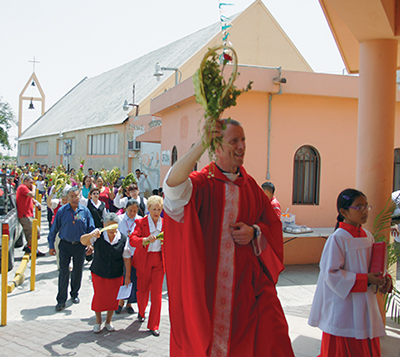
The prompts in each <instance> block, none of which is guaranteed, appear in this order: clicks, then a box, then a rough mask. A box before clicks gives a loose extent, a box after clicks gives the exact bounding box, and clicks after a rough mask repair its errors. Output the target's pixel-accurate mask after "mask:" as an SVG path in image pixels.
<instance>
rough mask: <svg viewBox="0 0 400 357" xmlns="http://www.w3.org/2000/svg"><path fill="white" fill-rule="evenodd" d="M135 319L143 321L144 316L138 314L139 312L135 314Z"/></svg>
mask: <svg viewBox="0 0 400 357" xmlns="http://www.w3.org/2000/svg"><path fill="white" fill-rule="evenodd" d="M137 319H138V320H139V322H143V321H144V317H143V316H140V314H138V315H137Z"/></svg>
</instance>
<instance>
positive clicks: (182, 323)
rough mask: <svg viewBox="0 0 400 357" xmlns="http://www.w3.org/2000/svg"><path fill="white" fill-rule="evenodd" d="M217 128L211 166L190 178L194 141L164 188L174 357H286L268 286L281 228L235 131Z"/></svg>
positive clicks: (281, 321) (230, 125)
mask: <svg viewBox="0 0 400 357" xmlns="http://www.w3.org/2000/svg"><path fill="white" fill-rule="evenodd" d="M225 123H226V124H227V125H226V128H225V130H222V128H221V125H220V124H218V125H217V127H216V128H214V130H213V132H212V134H211V135H212V136H213V137H217V136H221V135H222V136H223V142H222V144H221V146H220V147H219V148H218V149H217V150H216V157H217V159H216V161H215V162H212V163H211V164H210V165H208V166H206V167H205V168H204V169H203V170H201V171H200V172H192V169H193V167H194V166H195V164H196V162H197V161H198V159H199V158H200V156H201V155H202V154H203V151H204V148H203V146H202V142H201V141H199V142H197V143H196V144H195V145H193V147H192V148H191V149H190V150H189V152H188V153H187V154H186V155H185V156H183V157H182V158H181V159H180V160H179V161H177V162H176V163H175V164H174V166H173V167H172V168H171V170H170V171H169V172H168V174H167V176H166V179H165V181H164V186H163V188H164V193H165V201H164V209H165V213H166V218H165V237H164V239H165V240H164V242H165V243H164V254H165V255H164V256H165V267H166V273H167V283H168V296H169V312H170V321H171V338H170V354H171V356H172V357H175V356H199V357H200V356H240V357H243V356H263V357H268V356H274V357H290V356H294V354H293V350H292V347H291V343H290V339H289V335H288V326H287V322H286V319H285V316H284V314H283V310H282V307H281V304H280V302H279V299H278V297H277V293H276V289H275V284H276V282H277V280H278V276H279V274H280V272H281V271H282V270H283V239H282V227H281V222H280V220H279V219H278V217H277V215H276V214H275V212H274V210H273V208H272V206H271V204H270V202H269V200H268V197H267V196H266V195H265V194H264V192H263V191H262V190H261V188H260V187H259V185H258V184H257V183H256V181H255V180H254V179H253V178H252V177H251V176H250V175H248V174H247V172H246V171H245V169H244V168H243V166H242V164H243V160H244V154H245V150H246V144H245V135H244V131H243V128H242V126H241V125H240V123H239V122H237V121H235V120H230V121H225Z"/></svg>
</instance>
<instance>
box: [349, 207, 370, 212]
mask: <svg viewBox="0 0 400 357" xmlns="http://www.w3.org/2000/svg"><path fill="white" fill-rule="evenodd" d="M349 208H352V209H356V210H358V211H361V212H362V211H371V209H372V206H371V205H365V206H358V207H352V206H350V207H349Z"/></svg>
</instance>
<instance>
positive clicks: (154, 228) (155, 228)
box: [147, 216, 162, 252]
mask: <svg viewBox="0 0 400 357" xmlns="http://www.w3.org/2000/svg"><path fill="white" fill-rule="evenodd" d="M147 220H148V222H149V230H150V234H154V235H155V236H156V237H157V234H160V233H161V232H162V222H161V217H159V218H158V221H157V225H155V224H154V222H153V219H152V218H151V217H150V216H147ZM147 252H161V240H160V239H156V241H155V242H154V243H150V244H149V249H148V250H147Z"/></svg>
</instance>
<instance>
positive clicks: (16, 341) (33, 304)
mask: <svg viewBox="0 0 400 357" xmlns="http://www.w3.org/2000/svg"><path fill="white" fill-rule="evenodd" d="M44 219H45V215H44ZM44 219H43V221H42V232H43V234H42V237H43V238H42V239H41V240H39V249H40V250H41V251H43V252H46V253H47V252H48V246H47V240H46V237H47V233H48V229H47V222H46V221H45V220H44ZM15 254H16V260H17V263H16V267H15V268H14V270H13V271H12V272H10V273H9V275H8V279H9V281H10V280H12V278H13V277H14V274H13V272H15V270H16V269H17V268H18V265H19V261H20V260H21V257H22V256H23V252H22V249H21V248H19V249H17V250H16V252H15ZM28 266H30V263H29V265H28ZM36 271H37V276H36V288H35V291H30V282H29V276H30V270H29V268H28V269H27V271H26V281H25V282H24V283H23V284H22V285H21V286H19V287H17V288H16V289H15V290H14V291H13V292H12V293H11V294H9V295H8V308H7V311H8V315H7V325H6V326H2V327H0V356H16V355H25V356H82V355H84V354H86V355H88V356H96V357H98V356H111V355H112V356H127V355H129V356H149V357H151V356H157V357H160V356H169V331H170V323H169V317H168V293H167V291H166V286H164V289H163V290H164V292H163V307H162V316H161V325H160V333H161V335H160V337H154V336H152V335H151V334H150V332H149V331H148V330H147V328H146V321H145V322H144V323H142V324H140V323H139V322H138V321H137V314H136V313H135V314H134V315H129V314H127V312H126V311H125V309H124V310H122V313H121V314H120V315H115V314H114V316H113V324H114V326H115V328H116V331H115V332H111V333H109V332H107V331H106V330H103V331H102V332H101V333H100V334H94V333H93V332H92V328H93V325H94V321H95V318H94V314H93V312H92V311H91V309H90V304H91V299H92V294H93V290H92V284H91V281H90V272H89V265H86V266H85V268H84V275H83V281H82V288H81V291H80V295H79V296H80V299H81V303H80V304H78V305H73V304H72V303H71V301H68V302H67V307H66V309H65V310H63V311H62V312H55V310H54V307H55V304H56V300H55V297H56V294H57V279H58V272H57V268H56V262H55V257H52V256H49V255H48V254H47V255H46V256H45V257H42V258H38V260H37V269H36ZM399 272H400V271H399ZM317 277H318V266H317V265H302V266H299V265H297V266H287V267H286V269H285V271H284V272H283V273H282V274H281V277H280V280H279V283H278V293H279V297H280V299H281V302H282V306H283V308H284V310H285V314H286V317H287V320H288V323H289V328H290V337H291V339H292V344H293V348H294V351H295V354H296V356H297V357H308V356H310V357H311V356H317V355H318V354H319V347H320V338H321V332H320V331H319V330H318V329H316V328H312V327H310V326H308V325H307V318H308V314H309V310H310V305H311V301H312V297H313V295H314V291H315V286H316V282H317ZM399 283H400V281H399V280H398V285H399ZM134 309H135V311H137V306H136V304H134ZM387 333H388V335H387V336H386V337H384V338H382V339H381V345H382V356H383V357H400V325H397V324H395V323H393V322H392V321H391V320H390V319H388V323H387ZM249 357H251V356H249Z"/></svg>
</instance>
